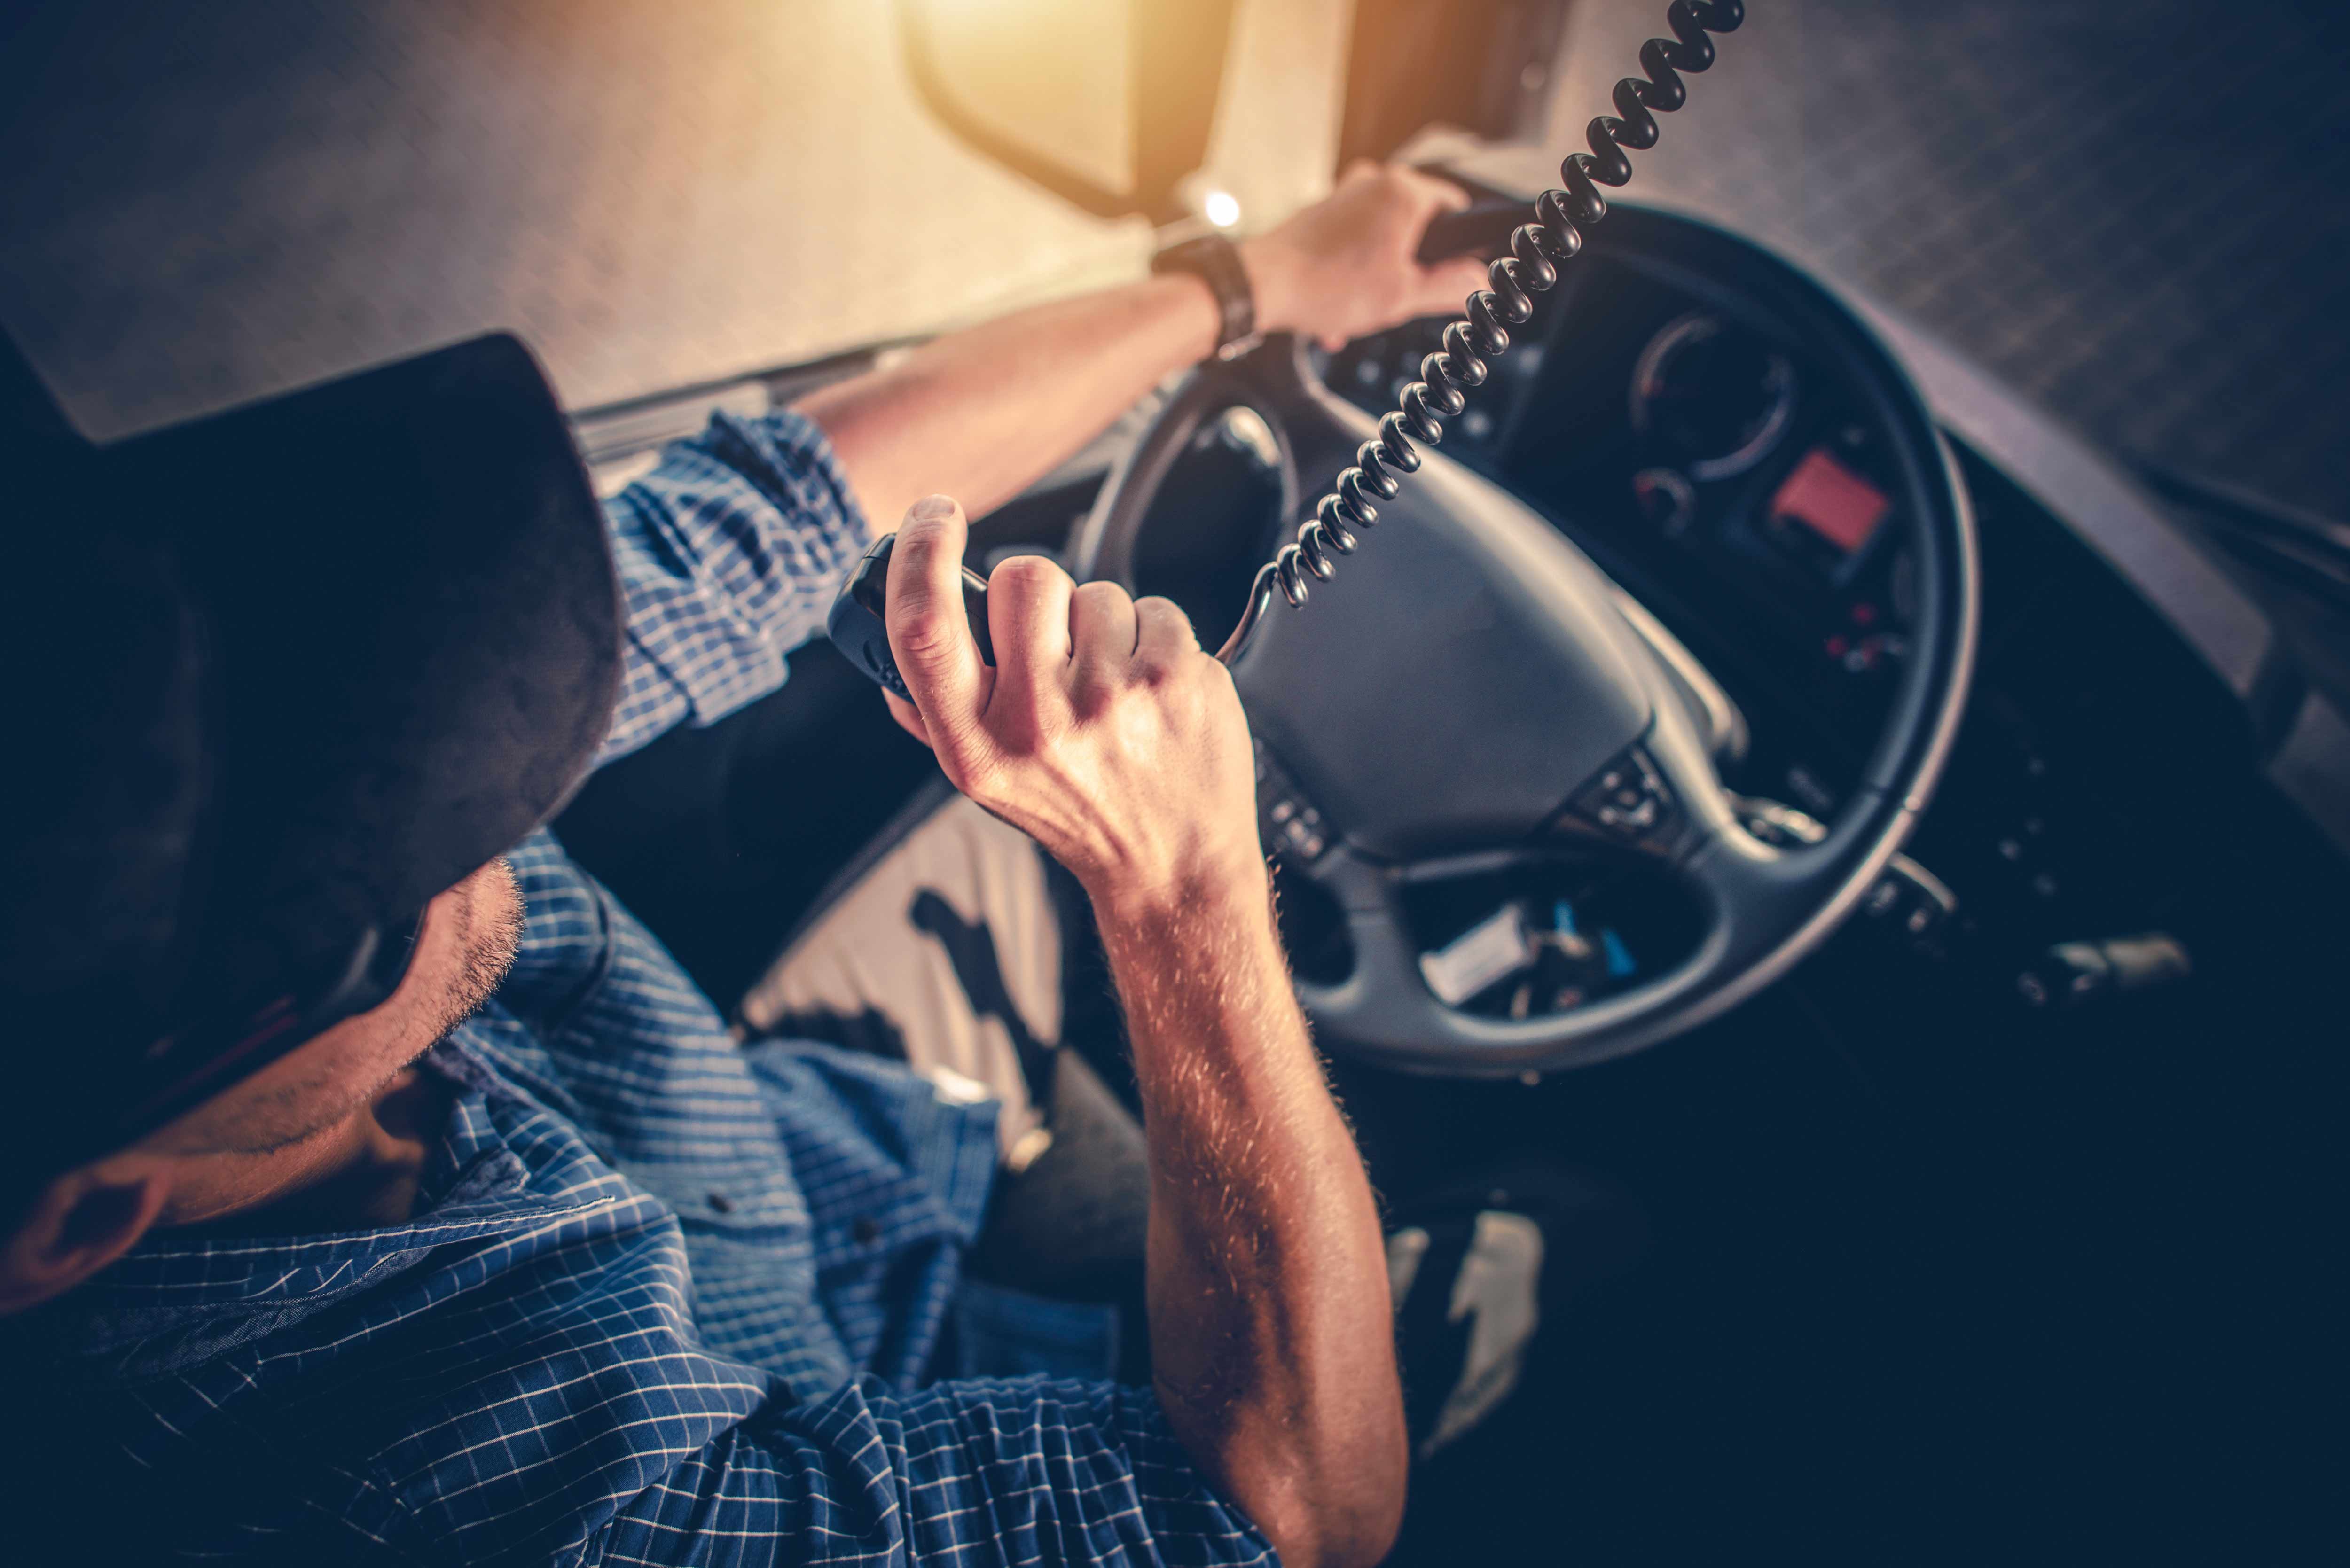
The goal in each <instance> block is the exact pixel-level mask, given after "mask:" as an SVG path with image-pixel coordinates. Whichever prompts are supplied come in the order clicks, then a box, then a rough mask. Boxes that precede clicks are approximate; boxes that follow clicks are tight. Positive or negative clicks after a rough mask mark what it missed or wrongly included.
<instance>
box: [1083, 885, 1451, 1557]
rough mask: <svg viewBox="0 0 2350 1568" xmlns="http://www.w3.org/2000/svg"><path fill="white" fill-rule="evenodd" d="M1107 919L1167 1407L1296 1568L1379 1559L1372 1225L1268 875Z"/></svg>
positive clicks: (1380, 1384) (1388, 1536)
mask: <svg viewBox="0 0 2350 1568" xmlns="http://www.w3.org/2000/svg"><path fill="white" fill-rule="evenodd" d="M1098 912H1099V914H1100V917H1101V922H1102V931H1103V937H1104V940H1105V943H1106V946H1107V950H1108V953H1109V959H1110V964H1111V969H1112V971H1113V973H1114V974H1115V975H1116V977H1117V980H1118V990H1119V993H1120V995H1121V996H1122V998H1123V999H1124V1001H1125V1003H1126V1008H1127V1013H1128V1025H1129V1028H1130V1031H1131V1033H1132V1035H1133V1042H1134V1060H1135V1071H1136V1075H1137V1078H1138V1080H1139V1083H1140V1085H1141V1090H1142V1098H1143V1112H1144V1117H1143V1119H1144V1127H1145V1131H1146V1133H1147V1134H1148V1137H1149V1152H1150V1234H1149V1305H1150V1343H1151V1356H1152V1361H1153V1364H1154V1366H1155V1375H1156V1381H1157V1384H1158V1389H1159V1400H1160V1404H1161V1406H1162V1407H1164V1408H1165V1410H1166V1412H1167V1415H1168V1418H1169V1420H1170V1423H1171V1424H1172V1425H1173V1426H1174V1428H1175V1430H1176V1433H1177V1435H1178V1436H1180V1438H1182V1439H1183V1442H1184V1445H1185V1447H1186V1448H1187V1449H1190V1450H1191V1455H1192V1458H1193V1459H1194V1460H1195V1461H1197V1462H1198V1463H1200V1464H1201V1466H1202V1467H1203V1468H1204V1469H1206V1470H1207V1471H1208V1472H1209V1473H1210V1474H1211V1475H1212V1476H1214V1477H1215V1478H1216V1480H1218V1482H1219V1483H1220V1485H1221V1486H1222V1488H1223V1489H1224V1490H1225V1493H1226V1495H1227V1496H1230V1497H1232V1499H1234V1500H1235V1501H1238V1502H1239V1503H1241V1504H1242V1506H1243V1507H1245V1508H1247V1509H1248V1510H1249V1511H1251V1512H1252V1513H1253V1515H1254V1516H1255V1517H1256V1519H1257V1521H1258V1523H1259V1524H1260V1525H1261V1526H1263V1529H1264V1530H1265V1532H1266V1533H1267V1534H1268V1535H1270V1536H1272V1537H1273V1538H1274V1542H1275V1544H1276V1545H1278V1546H1279V1547H1280V1548H1281V1550H1282V1552H1283V1557H1284V1561H1287V1562H1292V1563H1356V1562H1367V1561H1371V1560H1375V1559H1376V1558H1377V1557H1378V1556H1379V1555H1380V1554H1381V1553H1382V1552H1384V1551H1385V1550H1386V1547H1387V1544H1388V1542H1390V1541H1391V1540H1392V1539H1393V1536H1394V1532H1395V1529H1396V1525H1397V1522H1398V1520H1399V1516H1400V1511H1401V1508H1402V1500H1403V1492H1404V1478H1405V1469H1406V1465H1407V1459H1408V1456H1407V1450H1406V1444H1405V1438H1404V1423H1403V1406H1402V1397H1401V1393H1400V1391H1399V1384H1398V1381H1397V1376H1396V1366H1395V1356H1394V1345H1393V1339H1392V1329H1391V1327H1390V1322H1389V1314H1388V1284H1387V1272H1386V1262H1385V1256H1384V1253H1383V1251H1382V1249H1381V1245H1380V1236H1379V1221H1378V1210H1377V1207H1376V1205H1375V1203H1374V1201H1373V1199H1372V1197H1371V1191H1370V1187H1369V1184H1368V1182H1367V1180H1366V1179H1365V1177H1364V1173H1363V1168H1362V1162H1361V1158H1360V1157H1359V1155H1358V1154H1357V1151H1356V1148H1355V1143H1354V1139H1353V1137H1352V1136H1351V1135H1350V1134H1349V1132H1348V1130H1347V1126H1346V1123H1345V1121H1344V1119H1343V1118H1342V1117H1341V1116H1339V1114H1338V1109H1337V1107H1336V1105H1334V1104H1333V1103H1332V1101H1331V1099H1330V1096H1329V1092H1328V1090H1327V1088H1326V1085H1325V1084H1324V1082H1323V1077H1322V1070H1321V1064H1320V1062H1319V1061H1318V1060H1317V1059H1316V1057H1315V1054H1314V1050H1313V1047H1312V1045H1311V1044H1310V1043H1309V1042H1308V1040H1307V1037H1306V1032H1305V1021H1304V1019H1303V1018H1302V1017H1301V1016H1300V1015H1299V1013H1298V1011H1297V1003H1296V1000H1295V996H1294V994H1293V993H1292V992H1291V988H1290V980H1289V975H1288V971H1287V968H1286V966H1285V964H1284V962H1283V960H1282V956H1281V950H1280V947H1279V944H1278V941H1277V940H1276V939H1275V937H1274V930H1273V921H1272V915H1271V911H1270V909H1269V907H1268V905H1267V902H1266V899H1265V892H1264V888H1263V878H1262V875H1261V874H1260V875H1259V876H1257V877H1252V878H1248V879H1247V880H1246V882H1245V883H1243V882H1240V881H1238V880H1237V879H1232V878H1226V879H1222V881H1220V882H1219V883H1218V884H1216V885H1213V886H1209V887H1205V888H1192V889H1187V890H1186V893H1185V896H1184V897H1182V898H1166V897H1163V896H1162V897H1159V898H1154V899H1152V900H1151V901H1150V902H1149V903H1148V904H1147V905H1145V906H1144V907H1142V908H1139V909H1118V908H1116V907H1114V906H1112V905H1107V904H1105V905H1102V906H1099V907H1098Z"/></svg>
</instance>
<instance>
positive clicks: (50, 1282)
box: [0, 1157, 172, 1315]
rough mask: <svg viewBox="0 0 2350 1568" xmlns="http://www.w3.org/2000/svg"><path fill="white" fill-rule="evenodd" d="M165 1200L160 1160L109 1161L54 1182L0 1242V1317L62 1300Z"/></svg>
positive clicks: (130, 1241) (118, 1252)
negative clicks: (51, 1301)
mask: <svg viewBox="0 0 2350 1568" xmlns="http://www.w3.org/2000/svg"><path fill="white" fill-rule="evenodd" d="M171 1195H172V1182H171V1177H170V1173H169V1170H168V1168H167V1167H166V1165H165V1164H164V1163H163V1162H162V1161H160V1160H148V1159H127V1158H120V1157H116V1158H107V1159H102V1160H99V1161H96V1162H94V1163H92V1164H89V1165H85V1166H83V1167H81V1168H79V1169H78V1170H69V1171H68V1172H67V1173H66V1174H65V1175H63V1176H60V1177H57V1178H55V1179H52V1180H51V1181H50V1182H49V1183H48V1184H47V1186H45V1187H43V1188H42V1189H41V1190H40V1191H39V1192H38V1193H37V1194H36V1195H35V1197H34V1199H33V1201H32V1202H31V1204H30V1205H28V1206H27V1207H26V1209H25V1210H23V1212H22V1213H21V1214H20V1215H19V1216H18V1218H17V1220H16V1228H15V1229H14V1230H12V1231H9V1232H8V1234H7V1237H6V1239H5V1241H0V1315H5V1314H9V1313H13V1312H22V1311H23V1310H24V1309H25V1308H26V1307H28V1306H32V1305H33V1304H35V1303H38V1302H45V1301H47V1300H48V1299H49V1298H50V1297H51V1296H55V1295H61V1294H63V1293H65V1292H67V1291H69V1290H71V1289H73V1288H74V1287H75V1286H76V1285H78V1284H79V1283H81V1282H83V1281H84V1280H86V1279H88V1278H89V1277H90V1275H92V1274H94V1273H96V1272H98V1271H99V1270H100V1269H102V1268H104V1267H106V1265H107V1264H109V1263H110V1262H114V1260H115V1259H117V1258H119V1257H120V1256H122V1254H123V1253H125V1252H127V1251H130V1249H131V1247H132V1246H133V1245H134V1244H135V1243H136V1242H137V1241H138V1240H139V1238H140V1237H141V1236H144V1235H145V1234H146V1233H147V1228H148V1227H149V1226H150V1225H152V1224H153V1223H154V1222H155V1217H156V1216H157V1215H159V1214H161V1212H162V1211H163V1203H164V1200H165V1199H168V1198H169V1197H171Z"/></svg>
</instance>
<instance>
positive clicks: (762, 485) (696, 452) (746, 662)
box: [601, 409, 870, 762]
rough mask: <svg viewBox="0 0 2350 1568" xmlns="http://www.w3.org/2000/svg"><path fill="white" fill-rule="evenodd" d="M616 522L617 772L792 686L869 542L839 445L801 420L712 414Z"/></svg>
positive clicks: (615, 509) (613, 741)
mask: <svg viewBox="0 0 2350 1568" xmlns="http://www.w3.org/2000/svg"><path fill="white" fill-rule="evenodd" d="M604 512H605V517H606V519H607V521H608V524H609V525H610V528H611V535H612V549H613V555H614V559H615V564H616V565H617V566H618V567H619V578H620V592H621V597H622V599H623V601H624V607H625V609H626V611H627V615H628V642H627V646H626V649H625V658H624V660H623V666H622V670H621V676H620V701H619V708H618V710H617V711H615V712H614V714H613V719H612V731H611V734H610V736H609V737H608V739H607V740H606V741H605V742H604V753H603V757H602V759H601V760H602V761H604V762H609V761H611V760H612V759H613V758H615V757H618V756H621V755H624V754H626V753H629V752H632V751H635V750H636V749H637V748H638V747H639V746H641V745H643V744H645V743H646V742H649V741H650V740H652V739H653V738H654V737H655V736H657V735H659V734H660V733H661V732H664V731H666V730H668V729H669V728H670V727H671V725H674V724H676V723H677V722H679V721H681V720H689V719H690V720H691V721H692V722H694V723H696V724H711V723H715V722H717V721H718V720H720V719H723V718H724V717H725V716H726V715H727V714H729V713H731V712H733V711H735V710H736V709H738V708H740V707H742V706H743V705H744V704H745V703H748V702H751V701H755V700H756V699H758V698H760V697H764V696H765V695H766V694H767V693H768V692H770V691H774V690H775V688H776V687H778V686H780V685H782V684H783V682H784V676H785V656H786V655H788V654H789V653H790V652H791V650H792V649H795V648H797V647H799V646H800V645H801V644H802V643H804V642H806V641H807V640H808V639H810V638H812V637H816V636H817V635H820V634H821V633H822V631H823V629H824V618H825V615H826V612H827V610H829V609H830V608H831V607H832V597H833V594H834V593H835V591H837V589H838V587H839V586H840V582H841V579H842V578H843V577H845V576H847V573H848V568H849V567H850V566H852V565H854V564H855V562H856V560H857V557H858V555H859V554H861V553H862V552H863V550H864V548H865V546H866V545H867V543H868V540H869V539H870V534H869V532H868V528H867V526H866V522H865V514H864V513H863V511H862V510H861V509H860V508H859V507H858V503H857V496H856V493H855V492H854V491H852V490H851V489H850V488H849V483H848V476H847V474H846V473H845V472H842V470H841V467H840V462H839V460H838V459H837V458H836V457H835V456H834V455H833V452H832V447H831V443H830V442H828V441H826V439H825V436H824V432H823V431H821V430H819V429H818V428H817V427H816V423H815V422H814V421H811V420H809V419H807V418H806V416H805V415H802V414H798V413H795V412H794V411H792V410H789V409H783V410H776V411H775V412H772V413H767V414H763V415H761V416H759V417H758V418H756V419H740V418H737V417H735V416H733V415H732V414H724V413H721V414H716V415H713V416H712V419H711V421H710V424H709V427H708V428H707V429H706V430H704V431H702V434H700V435H698V436H695V437H693V438H692V439H691V440H688V441H672V442H671V444H670V445H669V446H668V447H667V448H665V449H664V450H663V452H662V453H661V458H660V462H659V463H658V464H657V465H656V466H655V467H654V468H653V470H652V472H650V473H648V474H646V475H645V476H644V477H643V478H641V479H639V480H638V481H637V482H636V483H633V484H631V485H629V487H628V488H627V489H626V490H623V491H621V492H620V493H619V494H618V495H616V496H614V497H612V499H611V500H609V501H608V502H606V503H605V505H604Z"/></svg>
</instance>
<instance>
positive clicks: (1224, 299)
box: [1150, 234, 1263, 359]
mask: <svg viewBox="0 0 2350 1568" xmlns="http://www.w3.org/2000/svg"><path fill="white" fill-rule="evenodd" d="M1150 270H1151V271H1152V272H1153V273H1154V274H1165V273H1178V272H1183V273H1190V274H1191V275H1192V276H1194V277H1196V278H1198V279H1200V280H1201V282H1203V283H1205V284H1206V285H1207V286H1208V292H1209V293H1211V294H1212V295H1214V296H1216V310H1217V313H1218V315H1219V316H1220V317H1222V326H1221V327H1218V329H1217V332H1216V358H1219V359H1230V358H1234V357H1236V356H1238V355H1242V354H1245V353H1247V352H1248V351H1249V350H1250V349H1251V348H1255V347H1256V343H1257V339H1258V338H1259V337H1262V336H1263V334H1262V333H1260V332H1258V331H1257V329H1256V293H1255V291H1254V290H1253V289H1252V288H1250V287H1249V276H1248V268H1247V267H1245V266H1243V265H1241V253H1240V251H1239V250H1238V248H1236V247H1235V246H1234V245H1233V244H1232V241H1230V240H1228V239H1226V238H1224V236H1223V235H1222V234H1201V236H1200V237H1199V238H1197V239H1191V240H1185V241H1183V242H1181V243H1180V244H1171V245H1169V246H1168V247H1167V248H1166V249H1165V250H1162V251H1160V252H1159V254H1157V255H1155V256H1152V257H1151V258H1150Z"/></svg>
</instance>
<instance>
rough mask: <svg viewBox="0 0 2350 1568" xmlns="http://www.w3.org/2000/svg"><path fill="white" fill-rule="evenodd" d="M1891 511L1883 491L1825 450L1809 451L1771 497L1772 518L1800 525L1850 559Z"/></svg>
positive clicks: (1815, 449)
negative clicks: (1777, 491)
mask: <svg viewBox="0 0 2350 1568" xmlns="http://www.w3.org/2000/svg"><path fill="white" fill-rule="evenodd" d="M1891 510H1893V503H1892V502H1891V501H1890V500H1889V499H1887V496H1886V493H1885V492H1883V491H1881V490H1879V489H1877V486H1875V485H1874V484H1871V483H1868V481H1866V479H1863V478H1862V477H1861V476H1860V475H1858V474H1856V473H1855V472H1853V471H1852V470H1851V469H1849V468H1846V466H1845V465H1844V464H1843V463H1841V462H1837V461H1836V460H1835V457H1833V456H1831V455H1830V454H1829V452H1828V450H1827V448H1825V447H1814V448H1813V449H1812V452H1811V454H1810V455H1809V456H1807V457H1805V458H1804V461H1803V462H1799V463H1797V464H1796V465H1795V471H1794V472H1793V473H1790V474H1789V475H1787V479H1786V483H1783V484H1782V485H1780V486H1779V493H1777V494H1776V495H1773V497H1771V519H1772V521H1773V522H1774V523H1775V522H1777V521H1779V520H1780V519H1782V518H1785V519H1787V520H1789V521H1792V522H1796V523H1800V524H1803V525H1804V527H1806V528H1808V529H1810V530H1811V531H1812V532H1813V533H1814V534H1816V535H1819V536H1820V537H1821V538H1823V539H1825V540H1826V541H1827V542H1828V543H1829V544H1831V545H1835V547H1836V548H1837V549H1839V550H1841V551H1843V552H1844V553H1845V554H1846V555H1847V556H1850V555H1854V554H1856V553H1857V552H1858V551H1859V549H1860V547H1861V546H1862V545H1866V544H1867V543H1868V541H1869V539H1870V537H1871V536H1872V535H1875V534H1876V532H1877V524H1879V523H1882V522H1884V521H1885V514H1887V512H1890V511H1891Z"/></svg>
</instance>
